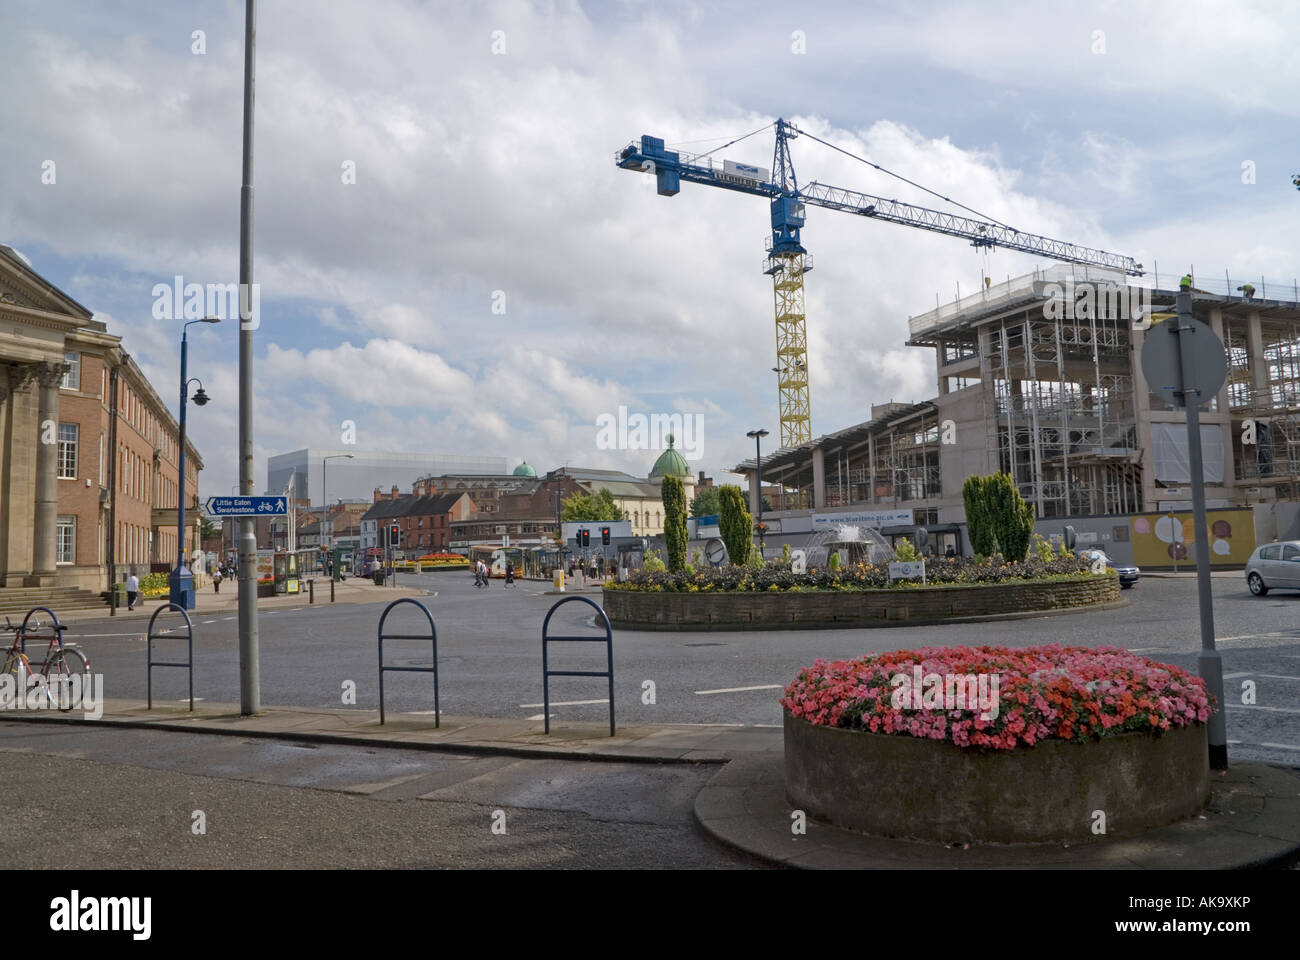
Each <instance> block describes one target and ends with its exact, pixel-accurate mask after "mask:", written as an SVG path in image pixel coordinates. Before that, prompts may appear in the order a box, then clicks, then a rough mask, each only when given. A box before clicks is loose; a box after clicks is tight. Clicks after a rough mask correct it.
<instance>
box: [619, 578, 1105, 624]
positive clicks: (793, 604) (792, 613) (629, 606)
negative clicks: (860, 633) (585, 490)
mask: <svg viewBox="0 0 1300 960" xmlns="http://www.w3.org/2000/svg"><path fill="white" fill-rule="evenodd" d="M1119 602H1122V601H1121V600H1120V596H1119V578H1118V577H1115V576H1107V577H1078V578H1072V579H1069V580H1045V581H1032V580H1027V581H1018V582H1012V583H989V584H944V585H942V586H931V587H922V586H916V587H905V588H894V589H889V590H883V589H880V590H798V591H793V590H780V591H764V590H743V591H741V590H737V591H725V592H724V591H716V592H715V591H702V592H699V593H678V592H670V591H657V590H624V589H619V590H608V589H607V590H605V591H604V598H603V605H604V608H605V613H606V614H607V615H608V616H609V619H610V622H611V623H612V624H613V625H614V626H615V627H624V628H631V629H638V628H639V629H651V630H715V629H722V630H725V629H742V630H764V629H766V630H796V629H800V628H805V627H884V626H889V627H897V626H905V625H917V626H919V625H922V624H935V623H944V622H947V621H951V620H964V619H967V618H971V617H1001V616H1014V615H1016V614H1020V613H1025V612H1035V613H1038V612H1050V611H1053V610H1071V609H1078V608H1086V607H1095V606H1099V605H1105V604H1110V603H1119Z"/></svg>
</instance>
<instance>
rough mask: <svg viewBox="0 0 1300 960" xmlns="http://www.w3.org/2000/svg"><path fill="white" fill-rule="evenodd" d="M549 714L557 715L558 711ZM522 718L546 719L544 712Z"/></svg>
mask: <svg viewBox="0 0 1300 960" xmlns="http://www.w3.org/2000/svg"><path fill="white" fill-rule="evenodd" d="M551 716H553V717H558V716H559V714H558V713H553V714H551ZM524 719H525V720H545V719H546V714H544V713H538V714H534V715H533V716H531V717H524Z"/></svg>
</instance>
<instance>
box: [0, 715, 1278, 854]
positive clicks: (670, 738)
mask: <svg viewBox="0 0 1300 960" xmlns="http://www.w3.org/2000/svg"><path fill="white" fill-rule="evenodd" d="M103 706H104V711H103V715H102V717H101V718H100V719H98V720H90V719H87V718H84V717H83V716H82V715H81V714H80V713H78V712H76V711H73V712H70V713H66V714H65V713H50V712H43V711H21V712H19V711H9V712H6V713H3V714H0V719H3V720H8V721H10V722H13V723H23V722H26V723H31V724H89V725H94V726H98V727H99V728H100V729H101V730H102V729H103V728H104V727H112V726H114V725H116V726H119V727H122V728H136V729H148V730H155V731H175V732H183V733H186V734H196V733H197V734H210V735H224V736H233V737H241V738H245V739H271V740H281V741H289V742H294V741H297V742H304V743H318V744H336V745H350V746H364V747H369V748H376V747H381V748H397V749H402V750H407V751H412V750H423V751H442V752H447V753H455V754H463V755H476V754H477V755H497V756H510V757H531V758H544V759H551V760H586V761H609V762H616V763H624V764H626V763H654V764H695V765H701V764H708V765H716V766H718V768H719V769H718V772H717V773H716V775H714V776H713V777H712V779H711V780H710V781H709V782H708V783H707V784H706V785H705V786H704V787H703V789H702V790H700V792H699V793H698V795H697V796H696V799H695V803H694V812H695V818H696V821H697V823H698V824H699V826H700V827H701V828H702V829H703V830H704V831H705V832H706V833H707V834H709V835H710V836H712V837H713V838H714V839H716V840H718V841H719V842H721V843H723V844H725V845H727V846H729V847H731V848H734V849H736V850H738V851H740V852H742V853H744V854H746V855H748V856H750V857H752V858H754V859H756V860H759V861H762V862H766V863H769V864H772V865H780V866H786V867H794V868H808V869H897V868H918V869H934V868H947V869H963V868H964V869H991V868H1061V869H1169V868H1183V869H1219V870H1224V869H1245V868H1255V867H1261V866H1277V865H1282V864H1286V863H1291V862H1294V861H1295V860H1296V859H1297V858H1300V770H1295V769H1288V768H1282V767H1272V766H1267V765H1264V764H1251V763H1244V764H1237V765H1234V766H1233V768H1232V769H1231V770H1229V771H1227V772H1225V773H1224V774H1223V775H1220V776H1212V781H1213V782H1212V800H1211V803H1210V805H1209V807H1208V808H1207V809H1206V811H1205V813H1204V814H1202V815H1201V816H1200V817H1198V818H1195V819H1192V820H1188V821H1183V822H1180V823H1177V824H1174V825H1171V826H1169V827H1165V828H1162V829H1159V830H1153V831H1149V832H1148V833H1146V834H1144V835H1142V836H1141V837H1138V838H1130V839H1121V838H1114V839H1111V838H1103V839H1100V840H1098V841H1096V842H1092V843H1087V844H1076V845H1072V846H1071V845H1064V844H1059V845H1058V844H1038V845H993V844H988V845H981V844H965V845H961V844H954V845H944V844H936V843H922V842H918V841H911V840H903V839H890V838H879V837H868V836H865V835H861V834H856V833H851V832H849V831H846V830H841V829H838V828H836V827H833V826H829V825H826V824H820V823H816V822H814V821H812V820H808V821H807V824H806V832H805V833H802V834H798V833H795V832H794V831H793V830H792V822H793V821H792V815H793V813H794V811H792V810H791V809H790V806H789V803H788V801H787V800H786V797H785V786H784V769H783V737H782V732H781V730H779V729H775V728H772V727H755V726H743V725H739V724H719V725H703V724H636V725H630V726H625V727H622V728H619V729H618V730H617V731H616V736H613V737H611V736H609V727H608V724H607V723H605V724H592V723H582V722H565V723H558V722H557V723H553V724H552V733H551V734H549V735H548V734H546V733H545V732H544V730H543V723H542V721H541V720H540V719H532V720H518V719H504V718H477V717H456V716H446V717H442V718H440V719H441V722H440V723H438V724H435V721H434V718H433V717H432V716H431V715H429V713H428V712H423V713H420V714H415V713H405V714H390V715H389V716H388V719H387V723H385V724H382V725H381V724H380V723H379V716H378V713H377V711H374V710H363V709H355V708H354V709H306V708H286V707H269V708H267V709H265V710H264V711H263V712H262V713H260V714H258V715H255V716H250V717H243V716H241V715H240V714H239V710H238V707H236V706H235V705H233V704H216V703H207V702H205V703H203V704H202V705H200V706H198V707H197V708H196V709H195V711H194V712H193V713H191V712H190V711H189V710H188V709H187V708H185V707H183V706H179V705H176V704H174V703H167V704H157V705H155V707H154V709H153V710H152V711H151V710H148V709H147V707H146V704H145V703H144V702H143V701H139V700H107V701H105V702H104V705H103Z"/></svg>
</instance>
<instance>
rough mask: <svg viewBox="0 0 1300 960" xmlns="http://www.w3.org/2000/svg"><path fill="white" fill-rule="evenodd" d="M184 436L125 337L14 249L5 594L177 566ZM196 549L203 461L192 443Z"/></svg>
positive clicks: (1, 483)
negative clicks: (113, 331)
mask: <svg viewBox="0 0 1300 960" xmlns="http://www.w3.org/2000/svg"><path fill="white" fill-rule="evenodd" d="M178 432H179V431H178V428H177V424H176V422H175V420H174V418H173V417H172V415H171V413H170V412H169V411H168V410H167V407H166V405H165V404H164V403H163V402H162V400H161V399H160V398H159V396H158V394H157V393H156V392H155V390H154V389H153V387H152V386H151V385H150V383H149V381H148V380H147V379H146V378H145V376H144V374H143V372H141V370H140V368H139V366H138V365H137V364H136V363H135V361H134V360H133V359H132V358H131V356H130V355H129V354H128V353H126V352H125V351H124V350H123V349H122V344H121V338H119V337H116V336H114V335H112V334H110V333H108V332H107V328H106V327H105V326H104V324H103V323H101V322H99V321H97V320H95V319H94V318H93V315H92V314H91V312H90V311H89V310H88V309H86V308H85V307H84V306H82V305H81V304H79V303H77V302H76V301H75V300H73V299H72V298H71V297H69V296H68V295H67V294H65V293H63V292H62V291H60V290H59V289H57V288H56V287H54V286H53V285H52V284H50V283H49V282H48V281H47V280H45V279H44V278H43V277H41V276H40V275H39V274H38V273H36V271H35V270H33V269H32V267H31V265H30V264H29V263H28V262H27V260H26V258H24V257H22V256H21V255H19V254H17V253H15V252H14V250H12V249H11V248H10V247H7V246H4V245H0V514H2V515H3V523H0V590H2V589H3V588H5V587H55V586H59V587H63V586H70V587H81V588H85V589H90V590H106V589H108V582H109V567H110V564H114V565H116V568H117V569H116V570H115V571H114V572H115V575H116V579H118V580H121V579H122V578H123V577H124V576H125V574H126V572H127V571H128V570H131V571H134V572H136V573H138V574H139V575H141V576H143V575H144V574H147V573H149V572H150V568H151V566H152V565H162V564H166V563H172V562H174V561H175V558H176V552H177V550H176V547H177V544H176V507H177V492H178V490H179V489H180V484H179V483H178V477H177V462H178V460H179V456H178V454H179V446H178ZM186 450H187V453H186V457H187V461H186V468H187V469H186V477H185V483H184V487H185V496H186V497H187V503H188V504H189V505H190V506H189V508H187V520H188V521H189V523H188V525H187V534H188V535H189V536H188V537H187V539H188V540H189V541H190V542H189V543H188V544H187V553H188V551H189V550H192V549H193V548H194V547H195V546H197V543H196V542H195V539H194V538H195V537H196V532H195V531H196V530H197V524H198V518H199V512H198V509H197V494H198V474H199V471H200V470H201V469H202V467H203V462H202V460H201V459H200V457H199V454H198V451H197V450H196V449H195V448H194V446H193V444H188V445H187V447H186Z"/></svg>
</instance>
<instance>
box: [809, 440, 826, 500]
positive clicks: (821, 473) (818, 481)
mask: <svg viewBox="0 0 1300 960" xmlns="http://www.w3.org/2000/svg"><path fill="white" fill-rule="evenodd" d="M812 474H813V509H815V510H825V509H826V454H825V453H824V452H823V451H822V448H821V447H813V451H812Z"/></svg>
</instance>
